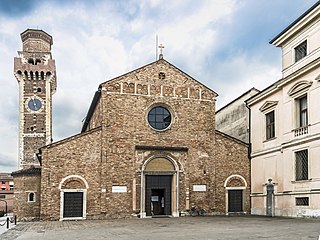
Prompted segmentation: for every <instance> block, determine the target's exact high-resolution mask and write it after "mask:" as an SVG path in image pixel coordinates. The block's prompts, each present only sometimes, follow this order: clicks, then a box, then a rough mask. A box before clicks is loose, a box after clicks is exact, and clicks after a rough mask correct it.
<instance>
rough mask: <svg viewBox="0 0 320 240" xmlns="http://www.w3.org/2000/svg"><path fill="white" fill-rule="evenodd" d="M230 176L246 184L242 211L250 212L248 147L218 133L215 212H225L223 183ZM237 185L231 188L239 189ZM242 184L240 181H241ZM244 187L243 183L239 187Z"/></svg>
mask: <svg viewBox="0 0 320 240" xmlns="http://www.w3.org/2000/svg"><path fill="white" fill-rule="evenodd" d="M231 175H240V176H242V177H243V178H244V179H245V180H246V182H247V188H246V190H245V191H244V194H245V197H244V211H246V212H250V161H249V159H248V145H247V144H245V143H243V142H240V141H237V140H235V139H233V138H231V137H229V136H228V135H225V134H223V133H221V132H219V131H217V133H216V183H215V184H216V194H217V196H219V197H217V198H216V204H215V205H216V211H217V212H218V213H223V214H224V213H225V212H226V189H225V188H224V183H225V181H226V180H227V178H228V177H230V176H231ZM236 182H237V183H232V182H231V183H230V185H231V186H236V187H239V186H240V184H239V183H238V182H239V181H236ZM241 183H242V181H241ZM242 186H244V185H243V183H242V184H241V187H242Z"/></svg>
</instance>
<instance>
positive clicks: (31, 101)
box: [26, 96, 43, 112]
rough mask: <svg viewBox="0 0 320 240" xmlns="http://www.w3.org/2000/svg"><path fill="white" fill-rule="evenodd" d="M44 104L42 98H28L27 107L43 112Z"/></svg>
mask: <svg viewBox="0 0 320 240" xmlns="http://www.w3.org/2000/svg"><path fill="white" fill-rule="evenodd" d="M42 102H43V100H42V99H41V98H39V97H36V96H35V97H30V98H28V100H27V102H26V105H27V108H28V110H30V111H34V112H36V111H39V110H41V108H42Z"/></svg>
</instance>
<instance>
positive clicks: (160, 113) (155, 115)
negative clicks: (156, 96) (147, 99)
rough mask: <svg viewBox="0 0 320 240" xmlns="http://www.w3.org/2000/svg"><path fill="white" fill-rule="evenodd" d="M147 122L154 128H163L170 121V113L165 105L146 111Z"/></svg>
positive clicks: (167, 125) (166, 126)
mask: <svg viewBox="0 0 320 240" xmlns="http://www.w3.org/2000/svg"><path fill="white" fill-rule="evenodd" d="M148 122H149V124H150V126H151V127H153V128H154V129H157V130H164V129H166V128H168V127H169V125H170V123H171V114H170V112H169V110H168V109H166V108H165V107H160V106H158V107H154V108H152V109H151V110H150V112H149V113H148Z"/></svg>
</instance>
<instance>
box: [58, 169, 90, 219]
mask: <svg viewBox="0 0 320 240" xmlns="http://www.w3.org/2000/svg"><path fill="white" fill-rule="evenodd" d="M72 180H74V181H79V182H80V183H82V184H83V185H84V186H85V188H77V189H64V188H63V185H64V184H65V183H67V182H68V181H72ZM88 188H89V185H88V182H87V181H86V180H85V179H84V178H83V177H81V176H79V175H69V176H67V177H65V178H63V179H62V180H61V182H60V184H59V190H60V219H59V220H60V221H63V220H84V219H86V216H87V189H88ZM65 192H82V193H83V216H82V217H71V218H70V217H69V218H64V217H63V207H64V193H65Z"/></svg>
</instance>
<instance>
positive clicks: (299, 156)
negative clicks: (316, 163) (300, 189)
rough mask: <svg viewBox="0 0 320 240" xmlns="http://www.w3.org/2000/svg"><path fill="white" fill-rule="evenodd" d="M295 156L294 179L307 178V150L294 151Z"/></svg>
mask: <svg viewBox="0 0 320 240" xmlns="http://www.w3.org/2000/svg"><path fill="white" fill-rule="evenodd" d="M295 156H296V181H300V180H307V179H308V150H307V149H306V150H302V151H299V152H296V153H295Z"/></svg>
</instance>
